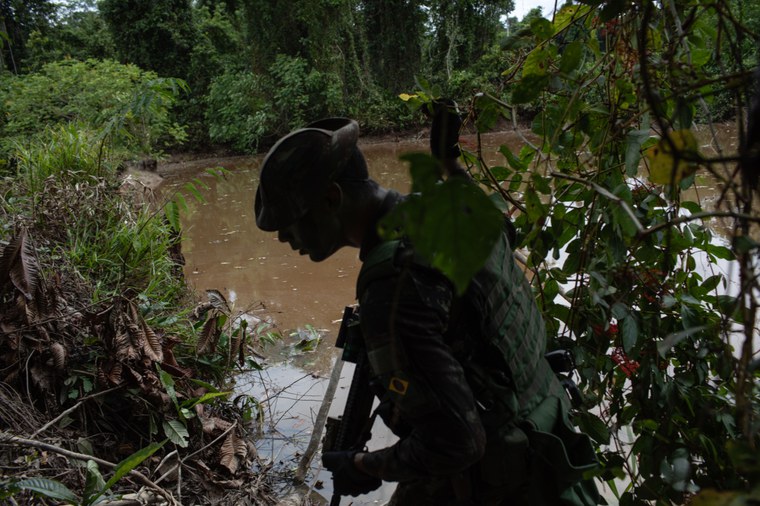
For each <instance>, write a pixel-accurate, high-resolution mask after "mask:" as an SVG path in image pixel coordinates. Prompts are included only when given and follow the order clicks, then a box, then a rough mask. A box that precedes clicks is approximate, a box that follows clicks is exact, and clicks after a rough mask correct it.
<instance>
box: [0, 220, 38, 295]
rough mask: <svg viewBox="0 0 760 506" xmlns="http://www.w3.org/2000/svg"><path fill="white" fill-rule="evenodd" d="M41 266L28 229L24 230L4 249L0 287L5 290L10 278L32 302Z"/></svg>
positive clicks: (0, 261) (0, 260)
mask: <svg viewBox="0 0 760 506" xmlns="http://www.w3.org/2000/svg"><path fill="white" fill-rule="evenodd" d="M39 272H40V266H39V264H38V263H37V257H36V256H35V254H34V248H33V247H32V245H31V242H30V241H29V238H28V236H27V233H26V229H22V230H21V232H19V234H18V235H17V236H16V237H14V238H13V240H11V242H10V243H9V244H8V245H7V246H6V247H5V248H3V254H2V257H0V287H2V288H5V284H6V283H7V282H8V278H10V281H11V282H12V283H13V285H14V286H15V287H16V288H17V289H18V290H19V291H20V292H21V293H22V294H24V297H26V299H27V300H31V298H32V295H33V294H34V292H35V290H36V288H37V281H38V279H39V278H38V276H39Z"/></svg>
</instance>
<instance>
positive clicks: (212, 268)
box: [162, 132, 733, 504]
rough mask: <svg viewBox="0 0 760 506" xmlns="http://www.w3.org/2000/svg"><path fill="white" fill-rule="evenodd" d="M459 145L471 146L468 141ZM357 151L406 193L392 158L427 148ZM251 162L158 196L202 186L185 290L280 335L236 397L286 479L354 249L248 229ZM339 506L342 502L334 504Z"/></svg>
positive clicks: (310, 411) (346, 292)
mask: <svg viewBox="0 0 760 506" xmlns="http://www.w3.org/2000/svg"><path fill="white" fill-rule="evenodd" d="M723 133H724V135H726V136H727V137H726V138H724V139H723V140H722V142H723V143H724V144H726V145H727V146H729V149H731V148H730V144H731V143H732V142H733V139H731V138H730V134H729V133H727V132H723ZM464 140H465V141H469V142H470V143H471V144H472V145H474V142H475V140H474V138H465V139H464ZM483 141H484V157H485V158H486V159H487V160H488V161H489V163H491V164H498V165H502V164H504V161H503V157H502V156H501V155H500V154H499V153H498V147H499V146H500V145H502V144H507V145H509V146H510V148H512V149H513V151H516V150H519V149H520V147H521V146H522V144H523V142H524V141H523V140H522V138H521V137H520V136H519V135H517V134H516V133H514V132H506V133H500V134H491V135H486V136H484V137H483ZM361 147H362V151H363V152H364V154H365V156H366V158H367V161H368V165H369V168H370V172H371V175H372V177H373V178H375V179H376V180H378V181H379V182H380V183H381V184H383V185H384V186H387V187H391V188H394V189H396V190H399V191H402V192H406V191H408V189H409V177H408V173H407V166H406V164H405V163H403V162H401V161H399V156H400V155H401V154H403V153H406V152H412V151H426V150H427V149H428V146H427V139H426V138H424V139H421V140H418V141H414V140H412V141H402V142H383V143H370V142H362V143H361ZM261 160H262V157H261V156H254V157H239V158H232V159H229V158H228V159H220V160H204V161H201V162H198V161H196V162H194V163H192V164H190V165H189V166H188V168H186V169H184V170H182V171H172V172H171V173H170V175H168V176H167V177H166V180H165V182H164V185H163V188H162V190H163V193H164V194H165V192H166V191H167V190H169V191H172V190H173V189H181V188H182V186H183V185H184V184H185V183H187V182H188V181H191V180H192V179H193V178H197V179H198V180H200V181H202V183H203V185H205V186H207V188H203V187H200V186H199V185H197V184H196V187H198V188H199V189H200V192H201V194H202V195H203V198H204V202H196V201H195V200H194V199H192V198H190V197H188V198H187V202H188V210H187V212H185V213H183V215H182V224H183V229H184V230H183V239H184V242H183V244H182V250H183V253H184V255H185V259H186V265H185V275H186V278H187V281H188V282H189V284H190V285H191V286H192V287H194V288H195V289H196V290H197V291H198V292H200V293H203V292H204V290H207V289H215V290H219V291H220V292H221V293H222V294H223V295H224V296H225V297H227V299H228V301H230V302H231V303H232V304H234V309H235V311H245V312H247V313H249V314H251V315H254V316H256V317H258V318H262V319H265V320H266V321H269V322H270V323H271V325H272V328H273V329H276V330H278V331H279V332H280V333H281V335H282V336H283V339H282V341H281V343H280V344H278V345H276V346H273V347H270V348H268V349H266V350H265V351H264V353H265V355H266V356H267V359H266V363H267V364H268V367H267V368H265V369H264V370H263V371H256V372H250V373H245V374H243V375H242V376H241V377H240V379H239V384H238V390H240V391H242V392H245V393H248V394H250V395H252V396H254V397H255V398H256V399H258V400H259V401H260V402H261V403H262V406H263V409H264V414H265V417H264V419H265V422H264V426H263V428H262V429H263V435H262V437H261V438H260V440H259V441H258V444H257V446H258V448H259V456H260V458H261V460H262V462H263V463H271V464H272V465H273V466H274V468H275V469H278V470H281V471H283V472H286V471H287V470H288V469H294V468H295V467H296V466H297V463H298V458H299V456H300V453H301V452H303V450H304V449H305V448H306V445H307V444H308V442H309V439H310V437H311V431H312V428H313V421H314V419H315V417H316V413H317V410H318V409H319V406H320V405H321V403H322V401H323V396H324V390H325V388H326V385H327V378H328V377H329V375H330V371H331V370H332V367H333V364H334V362H335V360H336V358H337V355H338V353H337V350H336V349H335V348H334V346H333V344H334V342H335V336H336V334H337V330H338V326H339V320H340V318H341V315H342V311H343V308H344V306H346V305H348V304H351V303H353V302H354V298H355V297H354V290H355V286H354V282H355V278H356V275H357V273H358V269H359V261H358V250H356V249H353V248H344V249H343V250H341V251H338V252H337V253H336V254H335V255H334V256H332V257H331V258H329V259H327V260H325V261H324V262H321V263H314V262H311V261H310V260H309V259H308V257H304V256H300V255H299V254H298V252H294V251H291V250H290V247H289V246H288V245H287V244H284V243H280V242H279V241H278V240H277V237H276V234H274V233H264V232H262V231H260V230H259V229H258V228H257V227H256V225H255V221H254V213H253V198H254V194H255V189H256V185H257V182H258V170H259V165H260V163H261ZM218 166H222V167H225V168H226V169H227V171H228V172H227V174H226V176H225V177H223V178H215V177H213V176H211V175H209V174H207V173H206V172H205V171H204V170H205V169H206V168H212V167H218ZM697 183H698V184H697V190H696V191H698V192H699V198H700V200H701V201H702V202H706V201H708V202H709V201H710V200H711V199H712V200H715V199H716V198H717V189H716V188H714V184H713V183H712V182H711V181H710V180H709V179H707V178H699V179H698V181H697ZM184 193H185V194H188V193H187V192H184ZM188 195H189V194H188ZM719 232H720V231H719ZM314 336H319V337H320V338H321V344H319V346H317V347H316V349H315V350H314V351H307V352H304V351H299V349H298V347H297V343H299V342H301V341H302V340H303V339H304V338H313V337H314ZM350 374H351V368H350V367H347V368H345V369H344V371H343V375H342V380H341V383H340V388H339V391H338V395H337V397H336V400H335V402H334V403H333V408H332V412H333V413H335V412H336V411H339V409H340V408H341V407H342V404H343V396H344V395H345V390H346V388H347V385H348V382H349V381H350ZM373 433H374V434H375V435H376V438H373V439H375V440H374V443H373V446H383V445H385V444H387V443H388V442H389V439H388V438H389V437H390V436H388V435H387V434H386V433H385V431H383V430H382V428H377V427H376V430H375V431H373ZM319 464H320V463H319V458H318V456H317V457H316V458H315V459H314V461H313V465H312V472H311V473H310V474H309V476H307V481H306V488H308V489H309V491H310V492H311V493H312V496H313V498H314V500H315V501H317V502H319V501H321V500H322V499H321V498H324V497H326V498H328V499H329V497H330V494H331V486H330V485H331V484H330V478H329V475H328V474H327V473H325V472H323V471H322V470H321V469H320V465H319ZM392 488H393V486H392V485H388V484H386V485H385V486H384V487H383V488H381V489H380V490H379V491H377V492H375V493H374V494H372V495H370V496H367V497H363V498H360V499H359V500H356V499H354V500H353V504H384V503H385V502H386V501H387V499H388V498H389V497H390V493H391V492H392ZM282 492H283V493H287V490H283V491H282ZM349 502H350V501H348V499H344V501H343V503H342V504H349Z"/></svg>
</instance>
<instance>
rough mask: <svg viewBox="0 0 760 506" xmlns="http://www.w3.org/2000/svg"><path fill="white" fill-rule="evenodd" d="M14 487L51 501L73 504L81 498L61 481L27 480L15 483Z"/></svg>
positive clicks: (45, 479)
mask: <svg viewBox="0 0 760 506" xmlns="http://www.w3.org/2000/svg"><path fill="white" fill-rule="evenodd" d="M14 486H16V487H18V488H20V489H22V490H29V491H30V492H34V493H35V494H40V495H43V496H45V497H47V498H50V499H58V500H61V501H68V502H70V503H73V504H78V503H79V497H77V495H76V494H75V493H74V492H72V491H71V489H69V488H68V487H67V486H66V485H64V484H63V483H61V482H60V481H56V480H50V479H47V478H26V479H23V480H19V481H17V482H15V483H14Z"/></svg>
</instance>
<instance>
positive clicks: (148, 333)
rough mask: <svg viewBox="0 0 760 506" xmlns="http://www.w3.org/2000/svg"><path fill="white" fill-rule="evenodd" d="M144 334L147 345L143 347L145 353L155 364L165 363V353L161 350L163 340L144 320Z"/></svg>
mask: <svg viewBox="0 0 760 506" xmlns="http://www.w3.org/2000/svg"><path fill="white" fill-rule="evenodd" d="M142 326H143V334H144V335H145V343H144V345H143V351H144V352H145V355H147V356H148V358H150V359H151V360H153V361H154V362H159V363H160V362H163V361H164V353H163V351H162V349H161V339H160V338H159V337H158V336H157V335H156V333H155V332H154V331H153V329H152V328H150V327H149V326H148V324H147V323H146V322H145V320H142Z"/></svg>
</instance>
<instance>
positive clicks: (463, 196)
mask: <svg viewBox="0 0 760 506" xmlns="http://www.w3.org/2000/svg"><path fill="white" fill-rule="evenodd" d="M418 160H422V161H423V163H426V162H425V161H424V159H418ZM413 168H414V167H413ZM503 226H504V216H503V215H502V213H501V212H500V211H499V210H498V208H497V207H496V206H495V205H494V203H493V202H492V201H491V199H490V198H489V197H488V196H487V195H486V194H485V193H484V192H483V190H482V189H480V188H479V187H478V186H476V185H474V184H472V182H470V181H468V180H465V179H461V178H453V179H448V180H446V181H445V182H443V183H438V184H434V185H431V186H430V187H429V188H428V190H427V191H426V192H424V193H423V194H422V195H417V196H414V195H412V196H411V197H410V198H409V199H407V200H406V201H404V202H403V203H401V204H400V205H398V206H396V208H395V209H394V210H393V211H392V212H391V213H390V214H389V215H388V216H386V218H385V219H384V220H383V221H382V222H381V225H380V233H381V235H382V236H383V237H393V236H394V235H403V234H406V235H407V236H408V237H409V239H410V240H411V241H412V243H413V244H414V247H415V250H416V251H417V252H418V253H420V254H421V255H422V256H423V257H424V258H425V259H427V260H428V261H429V262H430V263H431V265H432V266H433V267H436V268H437V269H439V270H441V272H443V273H444V274H445V275H446V276H448V277H449V279H451V281H452V282H453V283H454V285H455V286H456V288H457V290H458V291H460V292H463V291H464V290H465V289H466V287H467V285H468V284H469V282H470V279H471V278H472V276H473V275H474V274H475V273H476V272H477V271H478V270H479V269H480V268H481V266H482V265H483V263H484V262H485V260H486V259H487V258H488V255H489V254H490V252H491V250H492V248H493V246H494V244H495V243H496V241H497V240H498V238H499V235H500V234H501V231H502V227H503Z"/></svg>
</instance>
